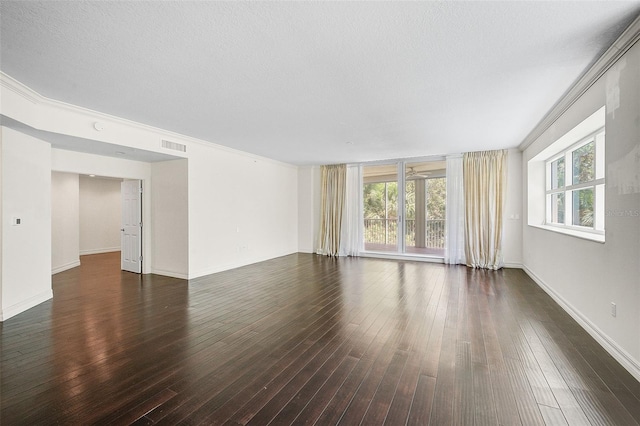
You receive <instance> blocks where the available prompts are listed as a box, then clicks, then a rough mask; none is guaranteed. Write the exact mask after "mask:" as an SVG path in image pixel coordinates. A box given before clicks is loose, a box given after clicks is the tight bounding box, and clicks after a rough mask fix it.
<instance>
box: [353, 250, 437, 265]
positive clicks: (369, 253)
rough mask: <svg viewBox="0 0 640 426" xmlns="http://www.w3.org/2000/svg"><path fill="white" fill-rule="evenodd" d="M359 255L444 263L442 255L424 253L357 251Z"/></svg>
mask: <svg viewBox="0 0 640 426" xmlns="http://www.w3.org/2000/svg"><path fill="white" fill-rule="evenodd" d="M358 256H360V257H373V258H376V259H388V260H410V261H412V262H428V263H444V259H443V258H442V257H432V256H424V255H410V254H407V253H398V254H395V253H376V252H372V251H361V252H360V253H358Z"/></svg>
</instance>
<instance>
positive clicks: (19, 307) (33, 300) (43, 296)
mask: <svg viewBox="0 0 640 426" xmlns="http://www.w3.org/2000/svg"><path fill="white" fill-rule="evenodd" d="M52 297H53V290H51V289H49V290H47V291H45V292H42V293H40V294H36V295H35V296H32V297H30V298H28V299H26V300H23V301H22V302H18V303H16V304H15V305H11V306H9V307H8V308H5V309H3V310H0V321H6V320H8V319H9V318H11V317H13V316H15V315H18V314H20V313H22V312H24V311H26V310H28V309H31V308H33V307H34V306H37V305H39V304H41V303H42V302H46V301H47V300H49V299H51V298H52Z"/></svg>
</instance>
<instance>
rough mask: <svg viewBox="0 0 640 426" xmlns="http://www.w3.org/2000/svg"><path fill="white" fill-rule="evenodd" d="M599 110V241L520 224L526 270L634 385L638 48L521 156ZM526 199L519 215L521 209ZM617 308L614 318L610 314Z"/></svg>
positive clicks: (638, 287)
mask: <svg viewBox="0 0 640 426" xmlns="http://www.w3.org/2000/svg"><path fill="white" fill-rule="evenodd" d="M603 105H606V106H607V114H606V123H605V131H606V149H605V157H606V172H607V173H606V179H607V180H606V190H605V197H606V201H605V209H606V210H607V211H608V212H609V214H607V215H606V218H605V242H604V243H599V242H595V241H589V240H584V239H580V238H577V237H572V236H569V235H563V234H558V233H555V232H551V231H548V230H544V229H540V228H536V227H532V226H528V225H526V223H527V220H526V218H525V220H524V222H523V223H524V224H525V225H524V226H523V263H524V266H525V270H526V271H527V272H528V273H529V274H530V275H531V276H532V277H533V278H534V279H535V280H536V281H537V282H538V283H539V284H540V285H541V286H542V287H543V288H545V289H546V290H547V291H548V292H549V293H550V294H551V295H552V296H553V297H554V298H556V300H558V301H559V303H560V304H561V305H563V307H564V308H565V309H566V310H567V311H568V312H569V313H570V314H571V315H572V316H573V317H574V318H576V320H577V321H578V322H579V323H581V324H582V325H583V327H585V329H586V330H587V331H589V332H590V333H591V334H592V335H593V336H594V337H595V338H596V339H597V340H598V341H599V342H600V343H601V344H602V345H603V346H604V347H605V349H607V350H608V351H609V352H610V353H611V354H612V355H613V356H614V357H616V359H618V361H620V362H621V363H622V365H624V366H625V367H626V368H627V369H628V370H629V371H630V372H631V373H632V374H634V375H635V377H636V378H637V379H638V380H640V332H639V331H638V327H639V325H640V126H639V123H640V45H638V44H636V45H635V46H634V47H632V48H631V50H629V51H628V52H627V53H626V54H625V55H624V56H623V57H622V58H621V59H620V60H619V61H618V62H617V63H616V64H615V65H614V66H613V68H611V69H609V70H608V71H607V73H606V74H605V75H604V76H603V77H601V78H600V79H599V80H598V81H597V82H596V83H595V84H594V85H592V86H591V87H590V88H589V89H588V90H587V92H586V93H585V94H584V95H582V96H581V97H580V98H579V99H578V100H577V101H576V102H575V103H574V104H573V105H572V106H571V107H570V108H569V109H568V110H567V111H566V112H565V113H564V114H563V115H562V116H561V117H560V118H559V119H558V120H556V121H555V123H554V124H553V125H552V126H551V127H550V128H549V129H547V130H546V131H545V132H544V133H543V134H542V135H541V136H540V137H539V138H538V139H536V140H535V141H534V142H533V144H531V145H530V146H529V147H528V148H527V149H526V150H525V151H524V154H523V167H525V170H524V171H523V178H524V179H525V185H524V188H527V187H528V185H527V181H526V179H527V173H526V165H527V162H528V161H529V160H530V159H531V158H533V157H534V156H535V155H536V154H537V153H539V152H540V151H542V150H543V149H545V148H546V147H548V146H549V145H550V144H551V143H553V142H554V141H555V140H557V139H558V138H560V137H561V136H562V135H563V134H565V133H566V132H567V131H569V130H570V129H572V128H573V127H575V126H576V125H577V124H579V123H580V122H581V121H583V120H584V119H585V118H587V117H588V116H589V115H591V114H592V113H594V112H595V111H596V110H597V109H599V108H600V107H602V106H603ZM527 203H528V201H527V196H525V197H524V204H525V206H524V212H526V211H527V207H528V206H527ZM610 302H615V303H616V304H617V316H616V317H613V316H611V314H610Z"/></svg>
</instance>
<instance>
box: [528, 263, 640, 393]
mask: <svg viewBox="0 0 640 426" xmlns="http://www.w3.org/2000/svg"><path fill="white" fill-rule="evenodd" d="M522 269H523V270H524V271H525V273H526V274H527V275H529V277H531V279H532V280H533V281H534V282H535V283H536V284H538V286H539V287H540V288H541V289H542V290H544V291H545V292H546V293H547V294H548V295H549V296H551V298H552V299H553V300H555V301H556V303H558V305H560V306H561V307H562V309H564V310H565V311H566V312H567V313H568V314H569V315H570V316H571V318H573V319H574V320H576V322H577V323H578V324H580V326H581V327H582V328H583V329H584V330H585V331H586V332H587V333H589V335H591V337H593V338H594V339H595V340H596V341H597V342H598V343H599V344H600V346H602V347H603V348H604V350H606V351H607V352H608V353H609V355H611V356H612V357H614V358H615V359H616V361H618V362H619V363H620V365H622V366H623V367H624V368H625V369H626V370H627V371H628V372H629V373H630V374H631V375H632V376H633V377H635V378H636V380H638V381H640V362H638V360H636V359H634V358H633V357H632V356H631V355H630V354H629V353H628V352H627V351H625V350H624V349H623V348H621V347H620V346H619V345H618V344H617V343H616V342H615V341H614V340H613V339H611V338H610V337H609V336H608V335H607V334H606V333H604V332H603V331H602V330H600V329H599V328H598V327H597V326H596V325H595V324H593V323H592V322H591V321H590V320H589V319H588V318H587V317H585V316H584V315H582V313H580V311H578V310H577V309H575V308H574V307H573V306H572V305H571V303H569V302H567V301H566V300H565V299H564V298H563V297H562V296H561V295H560V294H558V293H557V292H556V291H554V290H553V289H552V288H551V287H549V286H548V285H547V284H546V283H545V282H544V281H543V280H542V279H541V278H540V277H539V276H537V275H536V274H535V273H534V272H533V271H532V270H530V269H529V268H528V267H527V266H526V265H522Z"/></svg>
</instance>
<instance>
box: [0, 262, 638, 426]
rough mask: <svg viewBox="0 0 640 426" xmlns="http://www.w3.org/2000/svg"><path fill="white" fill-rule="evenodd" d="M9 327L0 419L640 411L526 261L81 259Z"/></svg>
mask: <svg viewBox="0 0 640 426" xmlns="http://www.w3.org/2000/svg"><path fill="white" fill-rule="evenodd" d="M53 291H54V297H53V299H52V300H51V301H48V302H45V303H43V304H41V305H38V306H37V307H35V308H33V309H31V310H29V311H27V312H24V313H22V314H20V315H17V316H15V317H13V318H11V319H9V320H7V321H5V322H4V323H3V324H2V325H1V326H0V327H1V329H0V330H1V344H2V346H1V377H0V379H1V398H2V399H1V401H0V402H1V419H0V420H1V422H0V423H1V424H3V425H21V424H123V425H127V424H139V425H145V424H171V425H173V424H193V425H196V424H217V425H219V424H227V425H232V424H251V425H254V424H255V425H266V424H273V425H288V424H296V425H302V424H318V425H332V424H341V425H356V424H364V425H376V424H388V425H404V424H410V425H426V424H434V425H451V424H461V425H474V424H477V425H496V424H502V425H519V424H534V425H538V424H548V425H567V424H568V425H588V424H593V425H637V424H639V423H640V383H639V382H638V381H636V380H635V379H634V378H633V377H632V376H631V375H630V374H628V373H627V372H626V371H625V370H624V369H623V368H622V367H621V366H620V365H619V364H618V363H617V362H616V361H615V360H614V359H613V358H612V357H610V356H609V355H608V354H607V353H606V352H605V351H604V350H603V349H602V348H601V347H600V346H598V344H596V343H595V341H594V340H593V339H592V338H591V337H590V336H589V335H588V334H587V333H586V332H584V331H583V330H582V329H581V328H580V326H579V325H578V324H576V323H575V322H574V321H573V320H572V319H571V318H570V317H569V316H568V315H567V314H566V313H565V312H564V311H563V310H562V309H561V308H560V307H559V306H558V305H557V304H556V303H554V302H553V301H552V300H551V299H550V298H549V297H548V296H547V295H546V294H545V293H544V292H543V291H542V290H540V289H539V288H538V287H537V286H536V285H535V284H534V283H533V282H532V281H531V280H530V279H529V278H528V277H527V276H526V275H525V274H524V273H523V272H522V271H520V270H515V269H508V270H501V271H498V272H493V271H481V270H472V269H468V268H466V267H451V266H445V265H439V264H430V263H417V262H402V261H389V260H382V259H365V258H359V259H354V258H346V259H345V258H340V259H331V258H326V257H321V256H315V255H309V254H294V255H290V256H285V257H281V258H278V259H273V260H270V261H267V262H262V263H258V264H255V265H250V266H246V267H243V268H239V269H235V270H232V271H227V272H222V273H219V274H215V275H210V276H207V277H203V278H200V279H196V280H191V281H189V282H187V281H184V280H178V279H173V278H167V277H160V276H154V275H146V276H139V275H135V274H130V273H123V272H120V270H119V258H118V256H117V254H115V255H114V254H106V255H93V256H84V257H83V258H82V266H81V267H78V268H75V269H72V270H69V271H66V272H62V273H60V274H57V275H55V276H54V277H53Z"/></svg>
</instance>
